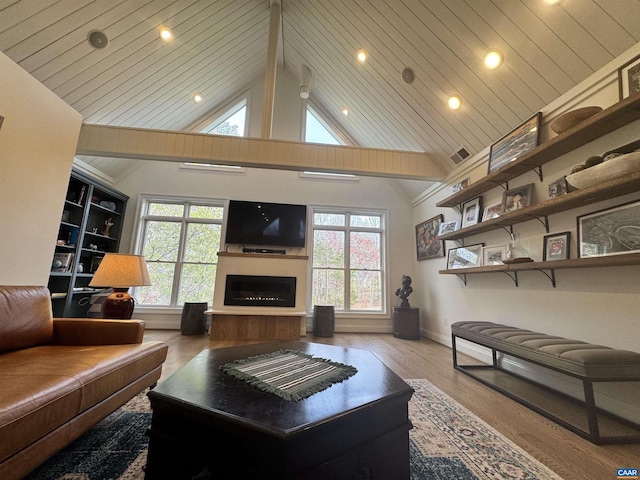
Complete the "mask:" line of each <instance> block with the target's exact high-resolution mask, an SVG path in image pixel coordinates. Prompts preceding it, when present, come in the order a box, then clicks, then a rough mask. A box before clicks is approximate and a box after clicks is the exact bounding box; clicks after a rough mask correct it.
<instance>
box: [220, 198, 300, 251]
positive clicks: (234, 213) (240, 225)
mask: <svg viewBox="0 0 640 480" xmlns="http://www.w3.org/2000/svg"><path fill="white" fill-rule="evenodd" d="M306 230H307V207H306V205H290V204H284V203H266V202H247V201H241V200H230V201H229V211H228V213H227V234H226V237H225V242H226V243H233V244H240V245H270V246H283V247H304V244H305V236H306Z"/></svg>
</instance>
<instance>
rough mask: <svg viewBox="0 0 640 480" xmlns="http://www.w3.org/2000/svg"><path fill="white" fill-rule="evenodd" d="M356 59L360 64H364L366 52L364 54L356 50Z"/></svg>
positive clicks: (362, 51)
mask: <svg viewBox="0 0 640 480" xmlns="http://www.w3.org/2000/svg"><path fill="white" fill-rule="evenodd" d="M356 58H357V59H358V61H359V62H360V63H364V62H366V61H367V52H365V51H364V50H362V49H360V50H358V52H357V53H356Z"/></svg>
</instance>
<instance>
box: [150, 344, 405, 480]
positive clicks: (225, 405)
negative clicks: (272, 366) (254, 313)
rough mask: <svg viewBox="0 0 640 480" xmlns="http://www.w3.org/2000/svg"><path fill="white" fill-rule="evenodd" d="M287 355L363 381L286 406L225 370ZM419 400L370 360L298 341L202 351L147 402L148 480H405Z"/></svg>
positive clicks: (363, 353) (367, 354)
mask: <svg viewBox="0 0 640 480" xmlns="http://www.w3.org/2000/svg"><path fill="white" fill-rule="evenodd" d="M280 349H292V350H300V351H302V352H305V353H308V354H310V355H313V356H315V357H322V358H326V359H330V360H333V361H337V362H341V363H345V364H349V365H353V366H354V367H356V368H357V369H358V373H356V374H355V375H353V376H352V377H350V378H349V379H347V380H345V381H344V382H342V383H337V384H334V385H332V386H331V387H329V388H328V389H326V390H324V391H322V392H319V393H316V394H314V395H312V396H311V397H309V398H306V399H305V400H301V401H299V402H288V401H286V400H283V399H281V398H279V397H277V396H275V395H271V394H269V393H266V392H262V391H260V390H258V389H256V388H254V387H252V386H250V385H248V384H247V383H245V382H242V381H240V380H237V379H235V378H233V377H231V376H229V375H226V374H224V373H222V372H221V371H220V370H219V367H220V366H221V365H224V364H226V363H229V362H232V361H234V360H239V359H244V358H247V357H250V356H255V355H260V354H264V353H271V352H274V351H277V350H280ZM412 394H413V389H412V388H411V387H410V386H409V385H407V384H406V383H405V382H404V381H403V380H402V379H401V378H400V377H398V376H397V375H396V374H395V373H393V372H392V371H391V370H390V369H389V368H387V367H386V366H385V365H384V364H383V363H382V362H380V360H378V359H377V358H376V357H375V356H374V355H373V354H371V353H370V352H368V351H365V350H358V349H353V348H342V347H336V346H331V345H322V344H317V343H306V342H295V341H288V342H273V343H263V344H259V345H249V346H241V347H232V348H222V349H212V350H205V351H203V352H201V353H200V354H198V355H197V356H196V357H194V358H193V359H192V360H191V361H189V362H188V363H187V364H186V365H185V366H184V367H182V368H181V369H180V370H178V371H177V372H176V373H175V374H174V375H172V376H171V377H170V378H168V379H167V380H166V381H164V382H163V383H161V384H159V385H158V386H157V387H156V388H155V389H153V390H152V391H150V392H149V398H150V400H151V407H152V409H153V416H152V423H151V428H150V430H149V437H150V438H149V454H148V459H147V468H146V476H145V478H147V479H166V478H171V479H172V480H177V479H182V478H185V479H190V478H192V477H194V476H195V475H198V474H199V473H203V474H205V475H206V473H207V471H208V472H209V474H210V475H211V476H212V478H224V479H236V478H237V479H240V478H242V479H249V478H250V479H278V480H281V479H303V478H304V479H322V480H327V479H338V478H339V479H344V478H347V479H350V478H389V479H394V480H397V479H408V478H409V430H410V428H411V422H410V421H409V417H408V403H409V399H410V398H411V395H412ZM205 478H208V477H205Z"/></svg>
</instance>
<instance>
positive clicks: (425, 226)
mask: <svg viewBox="0 0 640 480" xmlns="http://www.w3.org/2000/svg"><path fill="white" fill-rule="evenodd" d="M443 219H444V217H443V216H442V214H440V215H436V216H435V217H433V218H430V219H429V220H425V221H424V222H422V223H419V224H418V225H416V253H417V257H418V260H427V259H429V258H439V257H444V240H439V239H438V232H439V231H440V224H441V223H442V220H443Z"/></svg>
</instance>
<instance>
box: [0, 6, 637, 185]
mask: <svg viewBox="0 0 640 480" xmlns="http://www.w3.org/2000/svg"><path fill="white" fill-rule="evenodd" d="M281 4H282V19H283V21H282V39H283V43H282V61H281V63H282V65H281V68H286V69H289V70H291V71H292V72H294V74H295V75H296V76H297V75H298V72H299V69H300V66H301V65H303V64H304V65H308V66H309V67H310V69H311V71H312V82H311V96H312V99H313V100H314V102H316V103H318V104H320V105H321V106H322V107H323V110H324V111H326V112H328V113H329V114H331V115H332V116H333V117H334V118H335V119H336V120H337V121H339V122H340V123H341V125H342V127H343V128H344V130H345V131H346V132H348V134H350V135H351V136H352V137H353V138H354V139H355V140H356V141H357V142H358V143H359V144H361V145H363V146H367V147H374V148H386V149H398V150H408V151H418V152H426V153H427V154H428V155H429V156H430V158H432V159H433V161H434V162H436V163H437V164H438V165H440V166H441V167H442V168H444V169H445V170H447V171H450V170H451V169H453V168H454V166H455V165H454V163H453V162H452V161H451V159H450V155H451V154H452V153H453V152H454V151H455V150H456V149H457V148H458V147H460V146H464V147H466V148H467V150H469V151H470V152H471V153H476V152H479V151H481V150H482V149H484V148H485V147H486V146H488V145H490V144H491V143H492V142H493V141H494V140H496V139H497V138H499V137H500V136H501V135H503V134H504V133H506V132H507V131H509V130H510V129H511V128H513V127H514V126H515V125H517V124H519V123H520V122H522V121H524V120H525V119H526V118H528V117H529V116H531V115H532V114H533V113H535V112H536V111H538V110H540V109H541V108H543V107H544V106H545V105H547V104H549V103H550V102H552V101H553V100H555V99H556V98H557V97H559V96H560V95H562V94H563V93H565V92H567V91H568V90H569V89H571V88H572V87H573V86H575V85H576V84H577V83H579V82H580V81H582V80H584V79H585V78H586V77H588V76H589V75H591V74H592V73H594V72H595V71H597V70H598V69H599V68H600V67H602V66H604V65H605V64H607V63H608V62H610V61H611V60H613V59H614V58H615V57H616V56H618V55H620V54H621V53H623V52H624V51H625V50H627V49H628V48H630V47H631V46H633V45H635V44H636V43H637V42H638V41H640V15H638V14H637V12H638V11H639V10H640V8H639V7H640V0H561V1H560V2H559V3H558V4H556V5H554V6H548V5H546V4H545V3H544V1H543V0H299V1H294V0H282V2H281ZM269 5H270V2H269V0H217V1H213V0H178V1H170V0H112V1H110V2H98V1H86V0H58V1H53V0H52V1H42V0H0V50H2V52H4V53H5V54H6V55H7V56H9V57H10V58H11V59H13V60H14V61H15V62H17V63H18V64H19V65H21V66H22V67H23V68H24V69H25V70H27V71H28V72H30V73H31V74H32V75H33V76H34V77H36V78H37V79H38V80H40V81H41V82H42V83H43V84H44V85H46V86H47V87H48V88H50V89H51V90H52V91H54V92H55V93H56V94H57V95H58V96H60V97H61V98H62V99H63V100H65V101H66V102H67V103H69V105H71V106H72V107H73V108H75V109H76V110H78V111H79V112H80V113H82V115H83V116H84V118H85V122H87V123H93V124H107V125H118V126H130V127H141V128H155V129H165V130H184V129H187V128H189V126H190V125H193V124H194V123H195V122H196V121H197V120H199V119H201V118H202V117H203V116H204V115H205V114H206V112H207V111H211V110H214V109H216V107H219V106H220V105H221V104H224V103H225V101H227V100H228V99H230V98H232V97H234V96H235V95H237V94H238V93H239V92H241V91H243V90H245V89H246V88H248V87H249V86H250V85H252V84H253V83H255V81H256V80H258V79H260V78H261V77H262V76H263V75H264V70H265V62H266V56H267V42H268V30H269ZM162 26H167V27H170V28H171V29H172V30H173V33H174V35H175V39H174V40H173V41H172V42H169V43H165V42H163V41H162V40H161V39H160V38H159V36H158V32H159V29H160V28H161V27H162ZM93 30H100V31H102V32H104V33H105V35H106V36H107V37H108V40H109V43H108V45H107V47H106V48H104V49H94V48H93V47H92V46H91V45H90V44H89V43H88V41H87V36H88V34H89V32H91V31H93ZM492 48H497V49H499V50H501V51H502V53H503V54H504V58H505V62H504V64H503V65H502V66H501V67H499V68H498V69H496V70H493V71H490V70H488V69H486V68H485V67H484V65H483V63H482V60H483V57H484V55H485V53H486V52H487V51H488V50H489V49H492ZM358 49H364V50H365V51H366V52H367V53H368V55H369V57H368V60H367V62H366V63H365V64H364V65H361V64H359V63H358V62H357V61H356V60H355V52H356V51H357V50H358ZM405 67H410V68H411V69H412V70H413V71H414V73H415V81H414V82H413V83H411V84H406V83H404V82H403V81H402V78H401V72H402V70H403V69H404V68H405ZM195 92H199V93H201V94H202V95H203V97H204V101H203V102H202V103H201V104H197V105H196V104H195V103H194V102H193V101H192V95H193V94H194V93H195ZM454 93H457V94H459V95H460V96H461V97H462V99H463V104H462V108H460V109H459V110H457V111H451V110H449V109H448V108H447V107H446V101H447V98H448V97H449V96H450V95H451V94H454ZM343 107H348V108H349V109H350V115H349V116H348V117H344V116H343V115H342V114H341V113H340V111H341V110H342V108H343ZM89 161H90V162H91V164H92V165H93V166H94V167H96V168H99V169H101V170H102V171H104V173H105V174H106V175H108V176H111V177H113V178H117V177H118V171H119V169H122V168H124V167H125V164H126V163H127V161H126V160H118V159H98V158H94V159H89ZM405 186H406V188H407V189H408V191H410V192H411V195H413V193H415V192H416V191H418V190H419V189H420V188H423V187H424V184H421V183H420V182H415V181H412V182H407V183H406V185H405Z"/></svg>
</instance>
